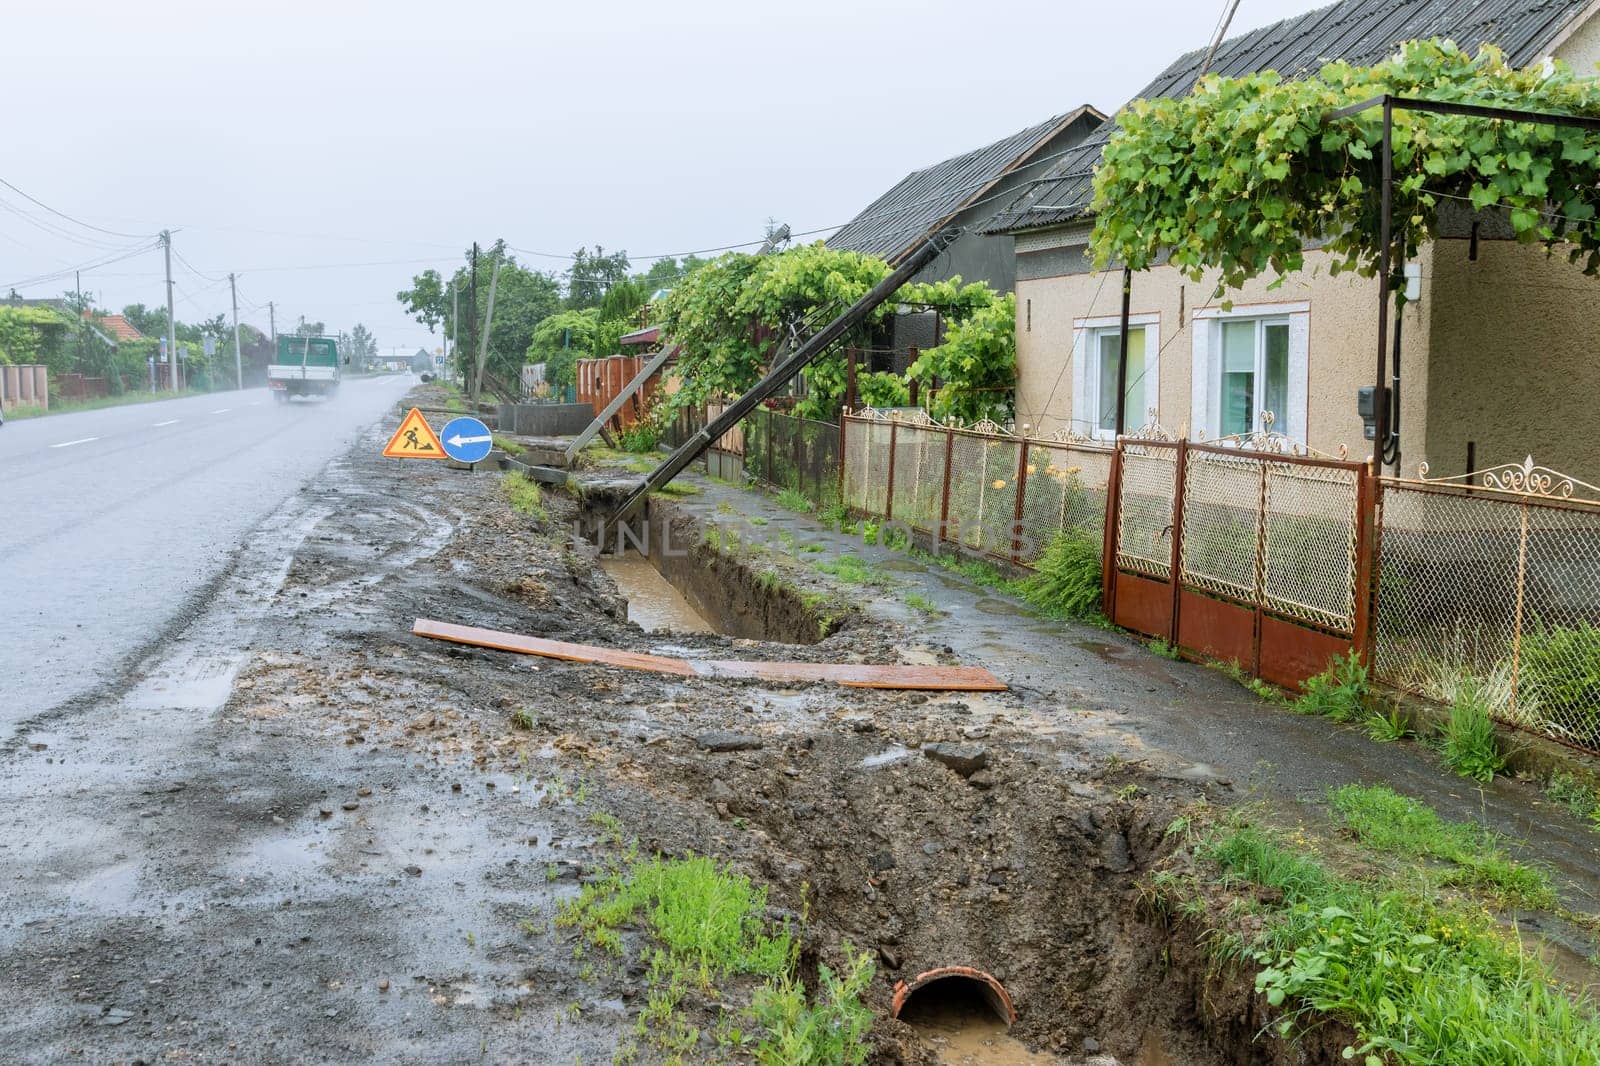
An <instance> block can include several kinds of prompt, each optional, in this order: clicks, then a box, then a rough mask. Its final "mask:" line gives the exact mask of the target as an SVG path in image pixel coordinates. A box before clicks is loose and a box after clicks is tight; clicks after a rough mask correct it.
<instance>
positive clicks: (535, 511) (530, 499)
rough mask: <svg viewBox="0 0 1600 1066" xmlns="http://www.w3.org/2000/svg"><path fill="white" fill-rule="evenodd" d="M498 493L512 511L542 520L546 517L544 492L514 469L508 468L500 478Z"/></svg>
mask: <svg viewBox="0 0 1600 1066" xmlns="http://www.w3.org/2000/svg"><path fill="white" fill-rule="evenodd" d="M500 494H501V495H502V496H504V497H505V499H506V502H507V503H508V504H510V505H511V509H512V510H513V511H517V512H519V513H521V514H525V515H528V516H529V517H532V518H537V519H539V520H540V521H543V520H544V519H545V517H546V514H545V509H544V494H543V493H542V492H540V491H539V486H538V485H537V484H536V483H534V482H532V481H529V480H528V479H527V478H525V477H523V476H522V475H521V474H519V473H517V472H516V471H514V470H508V471H506V473H505V476H503V477H502V478H501V479H500Z"/></svg>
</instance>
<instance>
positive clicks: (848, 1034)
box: [750, 943, 874, 1066]
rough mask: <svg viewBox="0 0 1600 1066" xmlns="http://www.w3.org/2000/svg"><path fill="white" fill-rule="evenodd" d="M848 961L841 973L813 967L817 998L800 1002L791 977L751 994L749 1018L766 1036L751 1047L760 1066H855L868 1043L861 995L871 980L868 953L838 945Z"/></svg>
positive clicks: (868, 1022) (801, 994)
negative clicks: (763, 1030) (813, 1000)
mask: <svg viewBox="0 0 1600 1066" xmlns="http://www.w3.org/2000/svg"><path fill="white" fill-rule="evenodd" d="M844 952H845V957H846V959H847V960H848V961H847V962H846V965H845V969H844V972H843V973H841V974H835V973H834V972H833V971H832V970H831V969H829V968H828V967H827V966H825V965H823V966H818V968H817V997H816V1002H815V1003H814V1004H808V1003H807V1002H806V995H805V989H804V988H803V987H802V986H801V984H800V982H799V981H797V980H795V979H794V978H793V977H785V978H784V979H783V980H780V981H777V982H774V983H772V984H769V985H768V986H767V987H765V988H762V989H759V990H758V991H757V992H756V995H755V998H754V1001H753V1002H752V1003H751V1005H750V1017H751V1018H753V1019H754V1020H755V1021H756V1022H757V1023H759V1024H760V1025H761V1026H762V1027H764V1028H765V1029H766V1031H767V1035H766V1036H765V1037H764V1038H763V1039H762V1040H761V1042H760V1043H759V1044H757V1045H756V1061H757V1062H759V1063H761V1064H762V1066H795V1064H800V1063H815V1064H817V1066H824V1064H826V1066H835V1064H837V1066H860V1064H861V1063H863V1062H865V1061H866V1060H867V1052H868V1050H869V1049H870V1045H869V1044H868V1043H867V1042H866V1040H865V1039H864V1037H865V1036H866V1035H867V1031H868V1030H869V1029H871V1028H872V1011H871V1010H870V1009H869V1008H868V1007H867V1006H866V1005H865V1004H863V1003H862V1002H861V997H862V996H863V995H864V994H865V993H866V991H867V989H868V988H869V987H870V986H871V984H872V975H873V969H874V967H873V965H872V956H871V955H869V954H867V953H866V952H858V951H856V950H855V948H854V947H852V946H851V945H850V944H849V943H846V944H845V945H844Z"/></svg>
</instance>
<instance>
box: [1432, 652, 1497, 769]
mask: <svg viewBox="0 0 1600 1066" xmlns="http://www.w3.org/2000/svg"><path fill="white" fill-rule="evenodd" d="M1441 740H1442V743H1441V745H1440V751H1441V753H1442V754H1443V755H1444V761H1445V765H1447V766H1449V767H1450V769H1452V770H1454V771H1455V772H1456V773H1458V774H1460V775H1461V776H1462V777H1470V778H1472V779H1473V780H1474V781H1482V782H1486V783H1487V782H1489V781H1493V780H1494V775H1495V774H1498V773H1503V772H1504V771H1505V768H1506V759H1505V756H1504V755H1503V754H1501V752H1500V739H1499V737H1498V736H1496V734H1495V728H1494V719H1493V718H1491V717H1490V716H1489V705H1488V702H1487V701H1486V700H1485V699H1484V698H1483V695H1482V690H1481V689H1480V688H1479V686H1478V683H1477V682H1476V681H1474V680H1472V679H1471V678H1464V679H1463V680H1462V682H1461V684H1460V685H1458V686H1457V687H1456V698H1455V702H1454V703H1452V704H1451V705H1450V717H1449V718H1448V719H1446V721H1445V724H1444V731H1443V734H1442V736H1441Z"/></svg>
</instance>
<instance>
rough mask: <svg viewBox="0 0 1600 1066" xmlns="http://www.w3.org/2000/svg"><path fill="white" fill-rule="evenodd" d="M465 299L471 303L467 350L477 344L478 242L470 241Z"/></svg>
mask: <svg viewBox="0 0 1600 1066" xmlns="http://www.w3.org/2000/svg"><path fill="white" fill-rule="evenodd" d="M467 299H468V301H469V302H470V303H471V304H472V332H471V334H469V335H468V337H467V351H468V352H469V353H470V352H471V351H472V349H474V348H476V347H477V346H478V242H477V241H473V242H472V281H471V283H470V285H469V287H468V291H467ZM461 383H462V384H463V385H465V384H466V383H467V368H466V367H462V368H461Z"/></svg>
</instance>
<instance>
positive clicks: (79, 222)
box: [0, 178, 151, 240]
mask: <svg viewBox="0 0 1600 1066" xmlns="http://www.w3.org/2000/svg"><path fill="white" fill-rule="evenodd" d="M0 185H4V186H5V187H6V188H8V189H10V190H11V191H12V192H14V193H16V194H17V195H18V196H20V197H22V198H23V199H25V200H27V201H28V202H29V203H31V204H35V205H37V206H39V207H42V208H44V209H45V210H46V211H48V212H50V213H51V214H52V215H55V216H57V217H58V218H64V219H66V220H67V221H68V222H71V223H73V224H74V225H78V226H82V227H83V228H84V229H92V230H94V231H95V232H96V233H104V234H105V235H106V236H108V237H126V238H130V239H132V240H145V239H147V238H149V237H150V236H151V235H150V234H148V233H119V232H117V231H116V230H114V229H104V228H102V227H100V226H96V225H94V224H92V223H89V222H85V221H83V220H82V219H77V218H73V217H72V216H71V215H69V214H67V213H66V212H64V211H57V210H56V209H55V208H53V207H51V206H50V205H49V204H47V203H45V202H44V201H42V200H37V199H35V198H34V197H32V196H29V195H28V194H27V193H25V192H23V191H22V190H21V189H19V188H17V187H16V186H15V185H13V184H11V183H10V182H9V181H7V180H6V179H4V178H0Z"/></svg>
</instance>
